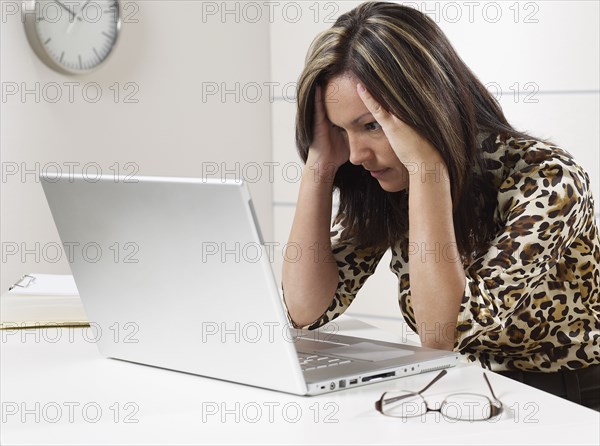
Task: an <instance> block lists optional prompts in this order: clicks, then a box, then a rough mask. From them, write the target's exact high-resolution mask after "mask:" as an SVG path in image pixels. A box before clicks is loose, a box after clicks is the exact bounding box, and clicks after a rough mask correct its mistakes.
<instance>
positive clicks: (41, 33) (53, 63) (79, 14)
mask: <svg viewBox="0 0 600 446" xmlns="http://www.w3.org/2000/svg"><path fill="white" fill-rule="evenodd" d="M33 6H34V8H35V9H34V11H33V13H30V14H29V15H28V17H27V18H26V23H25V28H26V32H27V35H28V38H29V40H30V42H31V43H32V46H33V48H34V50H36V53H37V54H38V56H40V58H41V59H42V60H43V61H44V63H46V65H48V66H50V67H51V68H53V69H55V70H57V71H60V72H63V73H69V74H81V73H87V72H89V71H92V70H93V69H94V68H96V67H98V66H99V65H100V64H101V63H102V62H104V60H106V58H107V57H108V55H109V54H110V53H111V51H112V49H113V47H114V45H115V43H116V41H117V37H118V34H119V30H120V27H121V17H120V8H119V3H118V0H80V1H72V0H52V1H49V0H41V1H36V2H35V5H33ZM27 20H28V21H29V22H27ZM32 39H33V40H35V44H34V42H33V41H32Z"/></svg>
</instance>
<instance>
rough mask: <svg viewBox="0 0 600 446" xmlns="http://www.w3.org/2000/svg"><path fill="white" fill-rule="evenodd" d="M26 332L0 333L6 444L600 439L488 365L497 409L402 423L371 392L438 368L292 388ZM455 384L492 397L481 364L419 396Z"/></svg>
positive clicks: (358, 330)
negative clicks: (152, 362) (320, 388)
mask: <svg viewBox="0 0 600 446" xmlns="http://www.w3.org/2000/svg"><path fill="white" fill-rule="evenodd" d="M336 322H337V323H338V325H339V327H340V328H342V329H343V331H342V333H344V334H353V335H361V336H365V337H371V338H374V339H381V340H391V341H394V340H397V336H394V335H391V334H389V333H386V332H383V331H381V330H379V329H375V328H373V327H372V326H369V325H367V324H365V323H363V322H360V321H358V320H356V319H353V318H351V317H349V316H342V317H340V318H339V319H338V320H337V321H336ZM27 333H29V334H26V335H25V339H24V340H23V339H22V336H24V335H23V334H20V333H18V334H10V335H9V334H8V332H6V331H4V332H2V331H0V335H3V339H2V343H1V344H0V362H1V369H0V371H1V375H0V386H1V387H0V391H1V403H2V429H1V437H0V442H1V443H2V444H4V445H8V444H204V443H209V444H219V443H221V444H223V443H224V444H238V443H239V444H349V443H352V444H485V445H491V444H510V443H514V444H517V443H518V444H523V443H528V444H544V445H548V444H573V443H577V444H595V445H598V444H599V442H600V414H598V413H597V412H595V411H592V410H589V409H586V408H584V407H581V406H579V405H576V404H573V403H570V402H568V401H565V400H562V399H560V398H557V397H555V396H553V395H550V394H547V393H544V392H540V391H538V390H536V389H533V388H531V387H528V386H525V385H523V384H520V383H518V382H514V381H512V380H510V379H507V378H505V377H503V376H501V375H496V374H493V373H490V375H489V377H490V381H491V383H492V385H493V387H494V389H495V391H496V394H497V396H498V398H499V399H500V400H501V401H502V402H503V403H504V406H505V413H504V414H503V416H502V417H501V418H500V419H499V420H496V421H494V422H491V421H482V422H481V421H480V422H473V423H469V422H464V421H463V422H459V421H454V422H453V421H447V420H445V419H443V418H441V417H440V416H439V415H437V414H434V413H430V414H428V415H426V416H424V417H419V418H413V419H410V420H404V421H403V420H400V419H394V418H389V417H385V416H383V415H381V414H379V413H378V412H377V411H376V410H375V408H374V402H375V400H377V399H379V397H380V396H381V394H382V393H383V392H384V391H387V390H390V389H394V388H403V389H411V390H417V389H420V388H421V387H422V386H423V385H424V384H426V383H427V382H428V381H430V380H431V379H432V377H433V376H435V373H436V372H432V373H427V374H424V375H419V376H412V377H407V378H401V379H398V380H395V381H388V382H383V383H378V384H372V385H369V386H365V387H360V388H355V389H350V390H344V391H340V392H335V393H331V394H328V395H323V396H318V397H297V396H293V395H288V394H283V393H278V392H274V391H269V390H264V389H258V388H253V387H248V386H243V385H239V384H233V383H228V382H223V381H219V380H214V379H208V378H203V377H200V376H195V375H190V374H185V373H179V372H173V371H168V370H163V369H159V368H154V367H147V366H142V365H137V364H132V363H128V362H124V361H118V360H112V359H105V358H103V357H102V356H100V354H99V353H98V351H97V349H96V346H95V345H94V344H93V343H89V342H87V341H86V340H85V339H84V338H83V336H82V329H81V328H63V329H60V331H58V330H54V329H53V331H52V332H50V331H48V332H47V333H45V334H44V335H43V336H40V339H39V341H36V339H35V337H34V335H33V334H31V333H32V331H28V332H27ZM57 334H58V335H57ZM58 336H59V339H58V340H57V341H56V342H51V341H52V340H53V339H54V338H56V337H58ZM190 354H192V352H190ZM242 367H243V365H242ZM461 390H464V391H471V392H481V393H483V394H486V395H487V394H488V390H487V388H486V386H485V382H484V380H483V377H482V371H481V369H479V368H478V367H476V366H473V365H466V364H464V365H461V366H459V367H455V368H452V369H449V373H448V375H446V376H445V377H444V378H443V379H442V380H441V381H439V382H438V383H436V385H435V386H434V387H432V388H431V389H430V390H428V391H427V392H426V394H425V396H426V399H427V401H428V402H431V403H434V404H435V402H436V401H438V402H439V401H441V400H442V399H443V397H444V395H446V394H448V393H452V392H456V391H461ZM128 421H129V422H128Z"/></svg>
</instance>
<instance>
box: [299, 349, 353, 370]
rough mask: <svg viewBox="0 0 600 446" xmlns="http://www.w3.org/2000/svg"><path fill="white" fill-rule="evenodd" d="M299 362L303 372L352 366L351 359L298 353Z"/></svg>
mask: <svg viewBox="0 0 600 446" xmlns="http://www.w3.org/2000/svg"><path fill="white" fill-rule="evenodd" d="M298 361H300V367H301V368H302V371H303V372H305V371H309V370H316V369H323V368H325V367H334V366H338V365H342V364H350V363H351V362H352V361H351V360H350V359H340V358H333V357H331V356H325V355H319V354H316V353H298Z"/></svg>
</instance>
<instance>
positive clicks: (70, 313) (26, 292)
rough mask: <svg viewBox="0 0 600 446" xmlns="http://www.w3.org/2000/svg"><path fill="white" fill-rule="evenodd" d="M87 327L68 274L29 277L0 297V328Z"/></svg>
mask: <svg viewBox="0 0 600 446" xmlns="http://www.w3.org/2000/svg"><path fill="white" fill-rule="evenodd" d="M88 324H89V322H88V318H87V317H86V315H85V312H84V311H83V305H82V304H81V299H80V298H79V292H78V291H77V286H76V285H75V281H74V280H73V276H70V275H55V274H29V275H27V276H24V277H23V279H21V280H20V281H19V282H17V284H15V286H14V287H13V288H12V289H11V290H10V291H8V292H7V293H4V294H3V295H2V296H1V297H0V329H9V328H26V327H45V326H56V325H88Z"/></svg>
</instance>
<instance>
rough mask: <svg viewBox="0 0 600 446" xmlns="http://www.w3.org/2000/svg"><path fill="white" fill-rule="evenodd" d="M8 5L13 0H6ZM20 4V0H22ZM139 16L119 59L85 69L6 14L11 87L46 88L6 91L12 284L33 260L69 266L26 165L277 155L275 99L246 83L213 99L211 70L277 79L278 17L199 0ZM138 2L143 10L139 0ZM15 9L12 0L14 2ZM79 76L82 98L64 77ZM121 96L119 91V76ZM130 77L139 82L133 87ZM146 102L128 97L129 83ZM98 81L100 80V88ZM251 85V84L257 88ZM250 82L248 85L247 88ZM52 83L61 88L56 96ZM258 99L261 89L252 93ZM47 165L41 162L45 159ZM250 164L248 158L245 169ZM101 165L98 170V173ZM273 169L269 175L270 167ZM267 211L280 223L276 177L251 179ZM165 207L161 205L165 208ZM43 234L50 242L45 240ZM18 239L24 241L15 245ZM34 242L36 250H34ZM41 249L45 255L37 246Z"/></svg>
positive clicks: (4, 272)
mask: <svg viewBox="0 0 600 446" xmlns="http://www.w3.org/2000/svg"><path fill="white" fill-rule="evenodd" d="M2 3H3V8H4V7H5V5H6V4H7V1H5V0H3V1H2ZM11 3H13V4H17V5H18V6H19V7H20V1H15V2H11ZM127 3H128V10H127V12H128V13H129V14H130V15H129V18H130V20H137V23H134V22H130V23H125V24H124V25H123V29H122V34H121V36H120V38H119V42H118V47H117V48H116V50H115V53H114V55H113V56H111V57H112V58H111V59H110V60H109V61H108V62H107V65H106V66H104V67H102V68H101V69H100V70H99V71H97V72H95V73H93V74H89V75H86V76H83V77H76V78H72V77H68V76H64V75H61V74H58V73H55V72H53V71H51V70H50V69H49V68H47V67H46V66H45V65H43V64H42V63H41V62H40V61H39V60H38V59H37V57H36V56H35V54H34V53H33V52H32V51H31V49H30V47H29V44H28V42H27V39H26V37H25V33H24V30H23V25H22V23H21V21H20V16H4V15H3V17H2V19H3V20H2V23H1V32H0V45H1V47H0V65H1V69H0V76H1V81H2V85H3V88H7V86H8V85H9V83H14V82H16V83H17V84H18V85H19V88H21V84H22V83H23V84H24V86H25V87H26V88H28V89H34V88H35V85H36V84H38V85H39V86H40V91H41V92H43V91H44V89H46V95H44V94H41V95H40V99H39V101H38V102H36V98H35V96H34V95H28V96H26V97H25V100H22V99H21V97H20V95H16V96H9V97H6V98H3V100H2V104H1V107H2V109H1V113H0V114H1V121H0V124H1V129H0V146H1V153H0V157H1V161H2V169H3V172H5V173H6V172H7V170H10V169H12V167H14V166H17V168H18V172H17V175H8V176H6V175H5V177H4V178H3V182H1V183H0V187H1V198H0V199H1V222H0V225H1V234H0V235H1V240H2V250H3V256H4V257H5V258H3V259H2V266H1V276H2V279H1V283H0V289H1V290H6V289H7V287H8V286H9V284H11V283H13V282H14V281H15V280H16V279H17V278H19V277H20V276H21V275H22V274H24V273H28V272H41V273H69V268H68V263H67V262H66V257H65V256H64V255H63V256H62V258H61V259H60V260H59V261H54V259H55V257H56V256H55V252H54V251H53V250H52V249H50V248H51V247H52V246H54V245H55V244H56V243H58V242H59V238H58V233H57V231H56V229H55V226H54V223H53V221H52V218H51V215H50V212H49V208H48V205H47V204H46V201H45V198H44V195H43V192H42V188H41V185H40V184H39V183H38V181H37V176H36V175H35V174H32V175H26V176H25V178H24V179H23V178H21V175H20V174H21V173H22V168H25V169H34V170H35V169H36V163H39V166H40V167H39V169H44V168H45V167H46V168H48V169H50V168H51V165H50V164H49V163H58V165H59V166H61V167H62V168H64V171H63V172H64V174H67V172H68V170H67V169H68V167H67V165H66V164H65V163H80V164H79V166H77V167H76V168H75V171H81V170H82V167H83V166H84V165H85V164H86V163H97V165H99V166H100V168H101V169H102V172H103V173H105V174H109V175H112V174H113V172H114V167H113V168H112V169H111V166H115V163H118V164H117V165H118V166H120V167H121V173H123V174H127V173H131V172H132V170H131V169H124V167H126V166H125V163H128V162H133V163H135V165H137V166H138V172H137V173H138V175H173V176H200V175H201V174H202V168H203V166H205V167H207V166H209V165H208V164H202V163H215V162H216V163H218V166H219V172H217V175H218V174H220V173H223V172H224V169H221V165H220V163H221V162H225V163H227V164H225V166H224V167H226V168H227V169H230V170H232V171H233V172H234V173H233V174H231V173H230V174H228V178H231V177H232V176H233V175H235V169H236V163H240V165H241V166H244V165H245V164H246V163H260V164H261V165H262V163H265V162H269V161H270V159H271V140H270V132H271V121H270V105H271V104H270V101H269V99H268V97H267V96H266V95H263V96H262V98H260V100H258V101H256V102H252V101H250V100H246V99H247V98H245V97H243V95H240V97H238V98H236V97H235V94H231V95H228V96H226V97H225V98H224V99H225V100H222V98H221V96H220V95H215V96H209V97H207V98H206V101H203V99H202V90H203V87H204V88H206V86H207V85H208V84H207V83H208V82H216V83H217V85H218V86H219V88H220V86H221V83H226V84H225V86H226V87H227V88H230V89H233V90H235V83H236V82H238V83H240V84H239V85H240V89H239V90H240V91H242V92H243V91H244V86H245V85H246V84H248V83H250V82H255V83H258V84H264V83H265V82H267V81H268V80H269V77H270V72H269V57H270V55H269V50H268V48H269V24H268V21H267V20H266V19H263V20H261V21H259V22H257V23H251V22H244V21H236V20H235V18H236V17H235V14H234V15H230V16H226V17H225V20H223V18H222V17H221V15H220V14H217V15H208V14H205V15H204V19H205V20H203V15H202V11H203V9H202V8H203V3H202V2H199V1H140V2H137V3H133V2H130V1H128V2H127ZM136 5H137V7H138V8H137V10H136V8H135V6H136ZM2 10H3V11H4V10H5V9H2ZM72 81H74V82H78V83H79V86H78V87H76V88H75V89H74V91H75V96H74V101H73V102H72V103H70V102H69V99H68V88H67V87H66V86H64V82H72ZM52 82H56V83H58V84H59V85H60V86H63V87H64V88H63V95H64V96H63V99H62V100H59V101H58V102H56V103H50V102H49V101H48V100H46V98H51V97H53V96H54V93H53V92H52V91H50V90H49V89H48V86H49V85H50V83H52ZM91 82H96V83H98V85H99V86H100V88H101V90H100V91H101V92H102V98H101V99H100V100H99V101H98V102H97V103H90V102H88V101H86V100H84V98H83V97H82V95H81V91H82V86H86V85H89V83H91ZM117 82H118V83H119V84H120V93H121V96H120V97H119V100H118V101H117V102H116V103H115V101H114V87H113V90H111V89H110V88H111V86H114V84H115V83H117ZM127 82H131V83H132V84H131V85H130V86H129V87H128V88H127V89H125V88H124V85H125V83H127ZM133 88H137V91H136V92H135V94H134V95H133V97H130V99H135V100H137V101H138V102H137V103H125V102H124V94H130V93H134V90H133ZM90 92H92V93H93V90H90ZM246 92H247V93H248V94H249V90H246ZM248 94H247V95H246V96H247V97H249V96H248ZM51 95H52V96H51ZM251 99H254V96H252V98H251ZM39 169H37V170H39ZM240 170H241V169H240ZM93 172H94V171H93V170H90V173H91V174H93ZM265 178H266V177H265ZM251 191H252V193H253V195H254V198H255V203H256V208H257V213H258V214H259V218H260V220H261V223H262V226H263V230H264V233H265V234H266V237H270V234H271V233H272V206H271V183H270V182H269V181H268V179H263V180H262V181H259V182H257V183H254V184H251ZM157 212H160V210H159V209H157ZM36 243H37V244H39V245H36ZM15 244H16V245H17V247H18V249H19V251H18V252H17V253H16V254H14V255H9V250H10V249H12V248H13V247H14V246H15ZM22 249H26V250H30V251H31V253H29V254H27V255H25V256H23V255H22V254H23V251H22ZM36 257H38V258H36Z"/></svg>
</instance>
